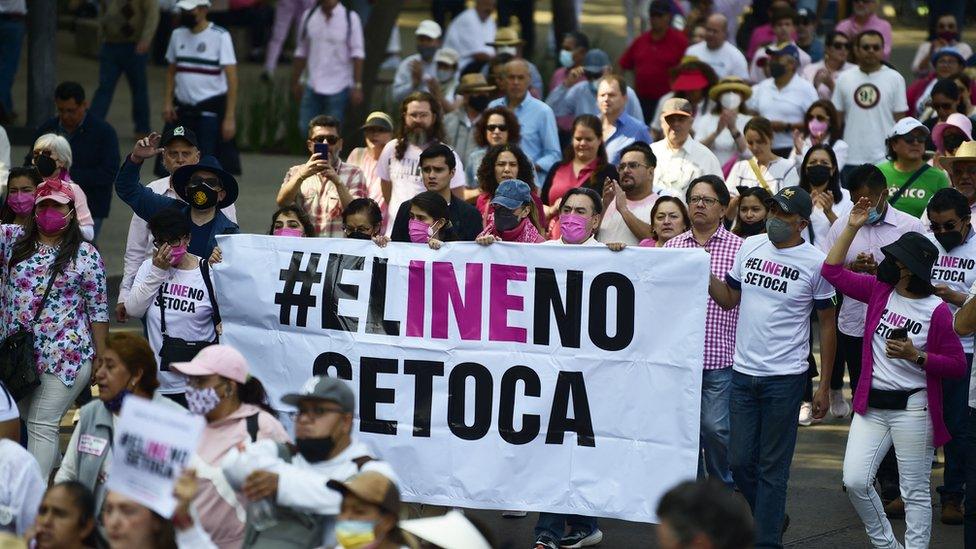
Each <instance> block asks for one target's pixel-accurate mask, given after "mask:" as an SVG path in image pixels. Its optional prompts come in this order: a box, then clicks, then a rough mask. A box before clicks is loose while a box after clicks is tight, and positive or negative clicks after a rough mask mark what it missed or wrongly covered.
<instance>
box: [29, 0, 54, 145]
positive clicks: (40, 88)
mask: <svg viewBox="0 0 976 549" xmlns="http://www.w3.org/2000/svg"><path fill="white" fill-rule="evenodd" d="M57 32H58V2H57V0H31V1H30V2H28V10H27V67H26V68H27V126H28V127H29V128H32V129H33V128H37V127H38V126H40V125H41V124H42V123H43V122H44V121H45V120H47V119H48V118H50V117H51V116H53V115H54V88H55V87H56V86H57V85H58V82H57V79H58V75H57V68H56V60H57V53H56V52H57Z"/></svg>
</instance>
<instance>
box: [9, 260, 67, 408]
mask: <svg viewBox="0 0 976 549" xmlns="http://www.w3.org/2000/svg"><path fill="white" fill-rule="evenodd" d="M56 276H57V273H52V274H51V277H50V278H49V279H48V281H47V288H45V290H44V297H43V298H41V305H40V306H39V307H38V308H37V311H36V312H35V313H34V318H32V319H31V323H30V325H29V326H27V327H26V328H24V327H18V328H17V330H16V331H15V332H14V333H12V334H10V335H8V336H7V337H6V338H4V340H3V341H0V381H2V382H3V384H4V385H6V387H7V391H9V392H10V394H11V395H12V396H13V397H14V400H15V401H19V400H20V399H22V398H24V397H25V396H27V395H29V394H30V393H31V392H32V391H33V390H34V389H35V388H37V387H38V386H39V385H40V384H41V377H40V375H38V373H37V361H36V360H35V359H34V324H36V323H37V320H38V319H39V318H40V317H41V313H42V312H43V311H44V306H45V305H46V304H47V296H48V295H50V294H51V286H53V285H54V278H55V277H56ZM8 280H11V281H12V280H13V279H12V278H10V277H9V269H8Z"/></svg>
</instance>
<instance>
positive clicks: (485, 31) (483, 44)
mask: <svg viewBox="0 0 976 549" xmlns="http://www.w3.org/2000/svg"><path fill="white" fill-rule="evenodd" d="M494 11H495V0H475V3H474V7H472V8H468V9H466V10H464V11H463V12H461V15H458V16H457V17H455V18H454V19H452V20H451V24H450V25H449V26H448V27H447V32H446V33H445V35H444V46H445V47H448V48H451V49H453V50H454V51H456V52H458V54H460V56H461V59H460V60H459V61H458V67H460V68H461V70H462V71H463V70H464V68H465V67H466V66H467V65H469V64H470V63H471V62H472V61H477V62H479V63H487V62H488V60H489V59H491V58H492V56H494V55H495V50H494V48H492V47H491V46H489V45H488V43H489V42H494V41H495V32H496V31H497V30H498V28H497V26H496V24H495V19H494V18H493V17H492V16H491V14H492V13H493V12H494Z"/></svg>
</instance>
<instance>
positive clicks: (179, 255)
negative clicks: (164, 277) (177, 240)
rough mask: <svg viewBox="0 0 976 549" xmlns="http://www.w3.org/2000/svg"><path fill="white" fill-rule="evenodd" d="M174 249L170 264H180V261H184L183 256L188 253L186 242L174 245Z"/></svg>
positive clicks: (171, 253)
mask: <svg viewBox="0 0 976 549" xmlns="http://www.w3.org/2000/svg"><path fill="white" fill-rule="evenodd" d="M172 250H173V251H172V252H170V256H169V264H170V265H172V266H174V267H175V266H177V265H179V264H180V261H183V256H185V255H186V244H180V245H179V246H173V247H172Z"/></svg>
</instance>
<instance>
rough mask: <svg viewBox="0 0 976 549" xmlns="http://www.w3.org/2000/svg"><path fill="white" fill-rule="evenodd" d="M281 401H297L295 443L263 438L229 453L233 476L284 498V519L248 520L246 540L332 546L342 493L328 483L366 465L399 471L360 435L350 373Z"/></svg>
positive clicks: (259, 495)
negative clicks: (258, 523)
mask: <svg viewBox="0 0 976 549" xmlns="http://www.w3.org/2000/svg"><path fill="white" fill-rule="evenodd" d="M281 401H282V402H283V403H285V404H288V405H290V406H295V407H296V408H297V409H298V415H297V416H296V418H295V446H290V445H285V444H281V443H277V444H273V443H271V441H261V442H258V443H255V444H251V445H248V446H247V447H246V448H245V449H244V450H242V451H238V450H236V449H235V450H231V451H230V452H229V453H228V456H227V457H226V458H225V459H224V461H223V469H224V473H225V474H226V476H227V478H228V479H230V480H231V482H232V483H238V482H239V483H240V484H242V485H243V492H244V494H245V496H247V498H248V499H249V500H251V501H258V500H262V499H265V498H270V499H271V500H272V501H274V502H275V504H276V506H277V516H278V523H279V525H278V526H273V527H271V528H269V529H266V530H260V531H259V530H258V529H256V528H254V527H253V525H250V524H249V525H248V526H247V533H246V535H245V541H244V546H245V547H254V546H262V547H263V546H266V544H267V543H269V542H273V541H274V540H277V541H278V542H287V543H290V544H291V545H292V546H295V547H318V546H324V547H333V546H334V545H335V543H336V516H337V515H338V514H339V510H340V504H341V497H340V496H339V494H337V493H336V492H335V491H333V490H330V489H329V488H327V487H326V483H327V482H329V481H330V480H345V479H347V478H349V477H350V476H352V475H355V474H356V473H358V472H360V471H377V472H379V473H382V474H383V475H384V476H386V477H387V478H391V479H395V478H396V477H395V476H394V474H393V469H392V468H391V467H390V466H389V464H387V463H386V462H384V461H380V460H378V459H376V458H375V457H374V455H373V453H372V452H371V451H370V450H369V449H368V448H367V446H366V445H365V444H363V443H362V442H360V441H358V440H356V438H355V437H354V436H353V414H354V413H355V412H356V410H357V408H356V398H355V396H354V395H353V392H352V390H351V389H350V388H349V387H348V385H347V384H346V382H345V381H342V380H340V379H337V378H334V377H327V376H314V377H312V378H310V379H309V380H308V381H307V382H306V383H305V385H304V386H303V387H302V389H301V390H300V391H299V392H296V393H290V394H287V395H285V396H283V397H282V399H281ZM256 464H261V465H256Z"/></svg>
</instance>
